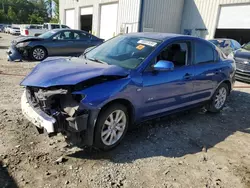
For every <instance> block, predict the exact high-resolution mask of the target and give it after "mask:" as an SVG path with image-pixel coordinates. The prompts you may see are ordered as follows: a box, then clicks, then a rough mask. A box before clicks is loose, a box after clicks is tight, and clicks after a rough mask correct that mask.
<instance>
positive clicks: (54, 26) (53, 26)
mask: <svg viewBox="0 0 250 188" xmlns="http://www.w3.org/2000/svg"><path fill="white" fill-rule="evenodd" d="M59 28H60V25H58V24H51V29H59Z"/></svg>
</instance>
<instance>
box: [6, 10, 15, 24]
mask: <svg viewBox="0 0 250 188" xmlns="http://www.w3.org/2000/svg"><path fill="white" fill-rule="evenodd" d="M7 16H8V19H9V20H11V21H12V23H17V22H16V21H17V15H16V13H15V11H14V10H13V9H12V7H9V8H8V13H7Z"/></svg>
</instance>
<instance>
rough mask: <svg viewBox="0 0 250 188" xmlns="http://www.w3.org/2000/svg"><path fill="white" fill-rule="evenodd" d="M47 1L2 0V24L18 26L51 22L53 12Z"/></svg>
mask: <svg viewBox="0 0 250 188" xmlns="http://www.w3.org/2000/svg"><path fill="white" fill-rule="evenodd" d="M47 1H48V0H0V22H1V23H17V24H27V23H37V24H41V23H44V22H49V20H50V19H51V16H50V15H51V14H50V11H51V10H50V8H49V7H48V2H47ZM50 1H52V0H50ZM58 3H59V2H58Z"/></svg>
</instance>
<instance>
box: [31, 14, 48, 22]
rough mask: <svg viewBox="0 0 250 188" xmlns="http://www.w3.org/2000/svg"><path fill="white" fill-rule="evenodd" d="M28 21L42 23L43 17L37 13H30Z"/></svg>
mask: <svg viewBox="0 0 250 188" xmlns="http://www.w3.org/2000/svg"><path fill="white" fill-rule="evenodd" d="M28 21H29V23H30V24H42V23H43V22H44V19H43V18H42V17H41V16H40V15H39V14H37V13H32V14H30V15H29V18H28Z"/></svg>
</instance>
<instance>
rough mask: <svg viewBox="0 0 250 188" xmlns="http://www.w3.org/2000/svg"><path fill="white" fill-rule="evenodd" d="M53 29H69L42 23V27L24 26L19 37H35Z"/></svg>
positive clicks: (59, 25) (64, 26) (54, 24)
mask: <svg viewBox="0 0 250 188" xmlns="http://www.w3.org/2000/svg"><path fill="white" fill-rule="evenodd" d="M53 29H70V28H69V27H68V26H66V25H61V24H56V23H44V24H43V25H26V26H25V27H24V28H23V29H21V35H22V36H34V37H37V36H39V35H41V34H43V33H45V32H47V31H49V30H53Z"/></svg>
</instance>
